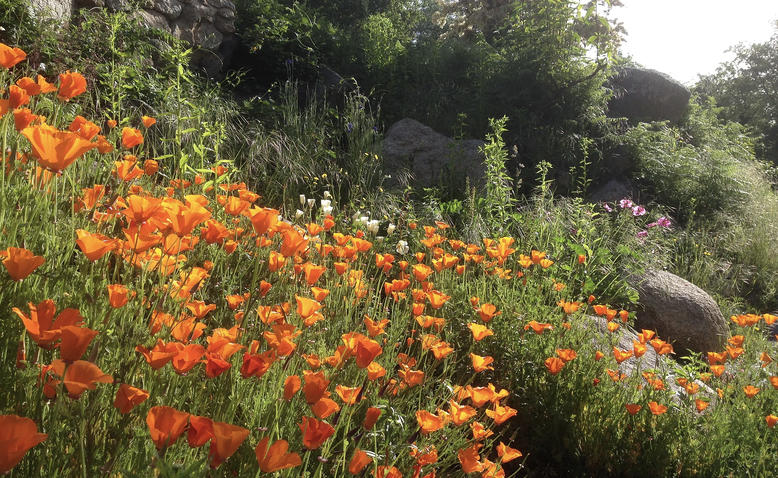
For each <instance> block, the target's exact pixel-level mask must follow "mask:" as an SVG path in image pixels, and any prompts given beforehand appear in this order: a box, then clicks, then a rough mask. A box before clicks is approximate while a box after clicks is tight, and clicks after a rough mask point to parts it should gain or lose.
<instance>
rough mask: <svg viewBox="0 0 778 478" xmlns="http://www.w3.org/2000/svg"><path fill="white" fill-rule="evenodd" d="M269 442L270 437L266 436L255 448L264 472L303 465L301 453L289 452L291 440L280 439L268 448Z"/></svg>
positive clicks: (260, 467)
mask: <svg viewBox="0 0 778 478" xmlns="http://www.w3.org/2000/svg"><path fill="white" fill-rule="evenodd" d="M269 442H270V437H264V438H263V439H262V440H260V442H259V444H258V445H257V447H256V448H255V449H254V453H255V454H256V456H257V461H258V462H259V469H260V470H262V471H263V472H264V473H273V472H275V471H278V470H283V469H286V468H294V467H296V466H300V465H302V463H303V462H302V460H301V459H300V455H298V454H297V453H287V451H288V450H289V442H287V441H286V440H278V441H276V442H275V443H273V444H272V445H271V446H270V448H269V449H268V446H267V445H268V443H269Z"/></svg>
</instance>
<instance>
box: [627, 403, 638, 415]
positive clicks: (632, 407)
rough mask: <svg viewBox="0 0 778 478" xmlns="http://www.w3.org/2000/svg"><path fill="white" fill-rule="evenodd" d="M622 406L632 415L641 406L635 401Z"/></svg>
mask: <svg viewBox="0 0 778 478" xmlns="http://www.w3.org/2000/svg"><path fill="white" fill-rule="evenodd" d="M624 408H626V409H627V411H628V412H629V414H630V415H634V414H636V413H637V412H639V411H640V409H641V408H643V407H641V406H640V405H638V404H636V403H628V404H626V405H624Z"/></svg>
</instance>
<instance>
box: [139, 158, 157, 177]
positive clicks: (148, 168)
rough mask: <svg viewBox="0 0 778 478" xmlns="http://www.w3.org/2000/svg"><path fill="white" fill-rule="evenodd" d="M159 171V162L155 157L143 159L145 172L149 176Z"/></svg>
mask: <svg viewBox="0 0 778 478" xmlns="http://www.w3.org/2000/svg"><path fill="white" fill-rule="evenodd" d="M157 171H159V162H158V161H156V160H154V159H147V160H146V161H143V172H144V173H145V174H146V175H147V176H153V175H154V174H156V173H157Z"/></svg>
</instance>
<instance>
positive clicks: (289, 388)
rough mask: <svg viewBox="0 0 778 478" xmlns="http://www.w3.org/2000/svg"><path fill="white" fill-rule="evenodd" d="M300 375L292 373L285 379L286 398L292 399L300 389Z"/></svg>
mask: <svg viewBox="0 0 778 478" xmlns="http://www.w3.org/2000/svg"><path fill="white" fill-rule="evenodd" d="M301 383H302V382H300V377H298V376H297V375H290V376H288V377H286V380H284V400H287V401H289V400H291V399H292V397H294V395H295V394H296V393H297V391H298V390H300V386H301Z"/></svg>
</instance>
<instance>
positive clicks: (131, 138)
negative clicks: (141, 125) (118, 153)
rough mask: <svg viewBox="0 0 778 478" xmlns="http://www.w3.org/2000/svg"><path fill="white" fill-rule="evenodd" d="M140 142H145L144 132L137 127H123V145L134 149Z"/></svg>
mask: <svg viewBox="0 0 778 478" xmlns="http://www.w3.org/2000/svg"><path fill="white" fill-rule="evenodd" d="M139 144H143V133H141V132H140V131H139V130H137V129H135V128H128V127H124V128H122V146H124V147H125V148H126V149H132V148H133V147H135V146H137V145H139Z"/></svg>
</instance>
